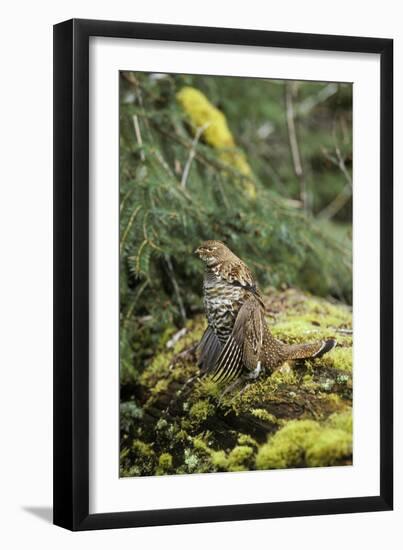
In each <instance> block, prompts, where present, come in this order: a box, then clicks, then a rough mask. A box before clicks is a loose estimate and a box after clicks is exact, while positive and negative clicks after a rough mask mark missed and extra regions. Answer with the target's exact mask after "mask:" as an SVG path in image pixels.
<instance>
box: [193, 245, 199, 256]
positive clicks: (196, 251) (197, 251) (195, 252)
mask: <svg viewBox="0 0 403 550" xmlns="http://www.w3.org/2000/svg"><path fill="white" fill-rule="evenodd" d="M193 254H197V256H198V255H199V254H200V248H199V247H197V248H196V250H195V251H194V252H193Z"/></svg>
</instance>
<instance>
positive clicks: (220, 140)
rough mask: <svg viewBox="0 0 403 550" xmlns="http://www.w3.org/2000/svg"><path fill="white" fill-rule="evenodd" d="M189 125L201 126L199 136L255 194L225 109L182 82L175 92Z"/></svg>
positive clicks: (196, 127) (251, 194) (249, 192)
mask: <svg viewBox="0 0 403 550" xmlns="http://www.w3.org/2000/svg"><path fill="white" fill-rule="evenodd" d="M176 97H177V100H178V101H179V103H180V105H181V107H182V109H183V110H184V111H185V113H186V115H187V116H188V117H189V120H190V122H191V124H192V126H193V127H194V128H195V129H196V130H197V129H202V137H203V139H204V140H205V142H206V143H208V144H209V145H210V146H211V147H214V149H219V150H220V155H219V156H220V159H221V160H222V161H223V162H224V163H225V164H228V165H229V166H231V167H232V168H235V169H236V170H238V171H239V172H240V173H241V174H242V175H243V176H246V177H245V178H244V188H245V191H246V192H247V193H248V195H249V196H250V197H251V198H254V197H255V196H256V188H255V185H254V183H253V181H252V170H251V167H250V166H249V164H248V161H247V160H246V158H245V155H244V153H243V152H242V151H240V150H239V149H237V148H236V144H235V140H234V138H233V136H232V133H231V131H230V129H229V127H228V123H227V119H226V118H225V115H224V113H222V112H221V111H220V110H219V109H217V108H216V107H214V105H212V103H210V101H209V100H208V99H207V98H206V96H205V95H204V94H203V93H202V92H201V91H200V90H197V89H196V88H192V87H190V86H185V87H183V88H182V89H181V90H179V92H178V93H177V95H176Z"/></svg>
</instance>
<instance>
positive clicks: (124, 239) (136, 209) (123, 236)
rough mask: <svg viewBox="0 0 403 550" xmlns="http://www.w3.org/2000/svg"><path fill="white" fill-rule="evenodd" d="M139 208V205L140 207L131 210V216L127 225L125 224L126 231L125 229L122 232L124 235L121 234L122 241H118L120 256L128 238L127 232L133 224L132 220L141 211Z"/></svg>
mask: <svg viewBox="0 0 403 550" xmlns="http://www.w3.org/2000/svg"><path fill="white" fill-rule="evenodd" d="M141 208H142V206H141V205H140V206H137V207H136V208H135V209H134V210H133V212H132V214H131V216H130V218H129V221H128V224H127V226H126V229H125V231H124V233H123V235H122V239H121V241H120V254H122V252H123V248H124V245H125V242H126V239H127V236H128V234H129V231H130V229H131V227H132V225H133V222H134V218H135V217H136V216H137V213H138V212H139V211H140V210H141Z"/></svg>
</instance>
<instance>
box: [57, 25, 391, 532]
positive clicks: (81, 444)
mask: <svg viewBox="0 0 403 550" xmlns="http://www.w3.org/2000/svg"><path fill="white" fill-rule="evenodd" d="M92 36H101V37H117V38H138V39H147V40H169V41H180V42H198V43H212V44H227V45H242V46H266V47H281V48H296V49H310V50H327V51H343V52H363V53H376V54H380V57H381V90H380V91H381V128H380V139H381V144H380V182H381V189H380V213H381V258H380V260H381V261H380V266H381V273H380V278H381V279H380V280H381V290H380V292H381V296H380V299H381V302H380V304H381V314H380V339H381V352H380V365H381V368H380V420H381V423H380V427H381V430H380V492H379V494H377V495H373V496H365V497H355V498H339V499H328V500H309V501H295V502H277V503H255V504H241V505H228V506H211V507H198V508H180V509H178V508H176V509H166V510H151V511H132V512H116V513H102V514H90V513H89V253H90V250H89V206H90V204H89V180H88V173H89V158H88V153H89V125H88V121H89V38H90V37H92ZM392 216H393V40H391V39H385V38H360V37H350V36H327V35H313V34H300V33H290V32H269V31H256V30H253V31H252V30H243V29H223V28H206V27H190V26H176V25H159V24H147V23H127V22H115V21H95V20H79V19H73V20H69V21H65V22H63V23H59V24H57V25H55V26H54V523H55V524H56V525H59V526H61V527H65V528H67V529H71V530H89V529H105V528H118V527H139V526H152V525H168V524H183V523H202V522H216V521H234V520H247V519H259V518H275V517H290V516H305V515H321V514H339V513H352V512H370V511H380V510H392V507H393V401H392V397H393V306H392V300H393V269H392V267H393V217H392Z"/></svg>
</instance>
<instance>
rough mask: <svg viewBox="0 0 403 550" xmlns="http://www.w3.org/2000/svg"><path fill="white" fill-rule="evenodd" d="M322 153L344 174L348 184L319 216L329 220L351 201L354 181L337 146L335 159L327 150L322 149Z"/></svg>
mask: <svg viewBox="0 0 403 550" xmlns="http://www.w3.org/2000/svg"><path fill="white" fill-rule="evenodd" d="M322 152H323V154H324V155H325V157H326V158H327V159H328V160H329V161H330V162H331V163H332V164H334V165H335V166H337V167H338V168H339V170H340V172H341V173H342V174H343V176H344V178H345V180H346V184H345V186H344V187H343V189H342V190H341V191H340V193H339V194H338V195H337V196H336V197H335V198H334V199H333V200H332V201H331V202H330V203H329V204H328V205H327V206H325V208H324V209H323V210H322V211H321V212H320V213H319V214H318V217H319V218H322V219H326V220H329V219H331V218H333V217H334V216H335V215H336V214H337V212H339V211H340V210H341V209H342V208H343V206H345V205H346V204H347V203H348V201H349V200H350V198H351V196H352V194H353V181H352V178H351V174H350V172H349V171H348V170H347V167H346V163H345V161H344V158H343V156H342V154H341V151H340V148H339V146H338V145H337V144H336V145H335V153H336V156H335V157H334V156H333V155H331V154H330V153H329V152H328V151H327V149H325V148H322Z"/></svg>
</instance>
